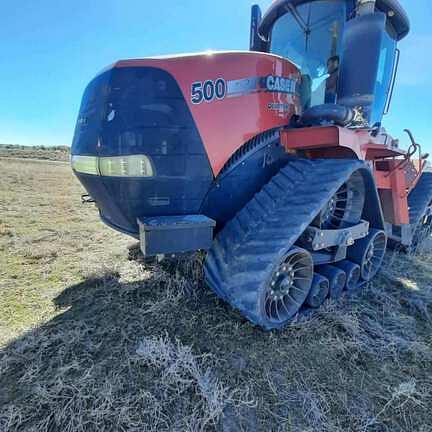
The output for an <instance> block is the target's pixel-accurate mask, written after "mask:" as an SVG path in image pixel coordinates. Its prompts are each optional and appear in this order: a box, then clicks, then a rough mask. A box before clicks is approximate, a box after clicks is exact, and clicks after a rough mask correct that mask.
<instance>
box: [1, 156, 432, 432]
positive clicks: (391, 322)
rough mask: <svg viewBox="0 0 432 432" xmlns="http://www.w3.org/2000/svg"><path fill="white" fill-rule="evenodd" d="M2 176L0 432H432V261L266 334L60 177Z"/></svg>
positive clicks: (46, 169)
mask: <svg viewBox="0 0 432 432" xmlns="http://www.w3.org/2000/svg"><path fill="white" fill-rule="evenodd" d="M0 166H1V170H2V173H3V176H2V177H1V178H0V290H1V297H0V345H1V348H0V431H2V432H3V431H103V430H107V431H117V430H118V431H212V430H217V431H224V432H228V431H241V430H244V431H265V432H267V431H298V432H300V431H310V432H312V431H313V432H315V431H326V432H327V431H328V432H330V431H331V432H338V431H341V432H342V431H344V432H345V431H364V432H369V431H370V432H381V431H383V432H384V431H401V432H402V431H403V432H411V431H412V432H427V431H432V416H431V415H430V412H431V409H432V336H431V335H432V331H431V330H432V326H431V319H430V313H431V311H432V310H431V303H432V292H431V289H432V288H431V286H432V284H431V282H432V277H431V272H430V268H431V264H432V258H431V257H429V256H424V257H420V258H407V257H405V256H401V255H389V256H388V262H387V265H386V270H385V272H384V273H383V274H382V275H381V276H380V277H379V278H378V279H377V281H376V282H375V283H374V284H373V285H370V286H368V287H365V289H364V290H363V292H362V293H360V294H359V295H358V296H356V297H354V298H352V299H350V300H348V299H345V300H342V301H341V302H340V303H339V304H329V305H328V306H326V307H325V308H324V309H323V310H322V311H320V313H319V314H318V315H316V316H313V317H312V318H309V319H307V320H305V321H304V322H300V323H297V324H296V325H294V326H292V327H290V328H288V329H286V330H285V331H283V332H281V333H264V332H262V331H260V330H259V329H257V328H254V327H253V326H252V325H250V324H249V323H248V322H246V321H245V320H243V319H242V318H241V317H239V316H238V314H237V313H236V312H234V311H232V310H231V309H230V308H229V307H228V306H227V305H225V304H224V303H223V302H221V301H219V300H218V299H217V298H216V297H215V296H214V295H213V294H212V293H211V292H210V291H209V290H208V289H207V288H206V287H205V286H204V284H203V281H202V267H201V261H202V257H200V256H197V257H195V259H194V260H184V261H180V262H176V263H170V264H164V265H146V264H144V262H143V261H142V259H141V258H140V254H139V253H138V252H137V250H136V247H135V243H134V242H133V241H132V242H130V241H129V240H128V239H126V238H124V237H123V236H121V235H119V234H116V233H114V232H113V231H111V230H109V229H108V228H105V227H104V226H102V225H101V224H100V223H99V222H98V218H97V214H96V211H95V209H94V208H92V207H91V206H81V205H80V203H79V194H80V193H81V189H80V187H79V185H78V184H77V182H76V181H75V180H74V179H73V177H72V175H71V173H70V172H69V169H68V167H67V166H64V165H62V164H41V163H36V162H28V161H27V162H25V161H22V162H20V161H12V160H9V161H5V160H0ZM127 246H130V248H129V249H128V247H127Z"/></svg>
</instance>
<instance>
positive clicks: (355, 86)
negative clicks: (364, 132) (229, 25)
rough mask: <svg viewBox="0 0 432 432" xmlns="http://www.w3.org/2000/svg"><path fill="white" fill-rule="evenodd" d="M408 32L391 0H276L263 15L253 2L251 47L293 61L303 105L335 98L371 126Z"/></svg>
mask: <svg viewBox="0 0 432 432" xmlns="http://www.w3.org/2000/svg"><path fill="white" fill-rule="evenodd" d="M408 32H409V21H408V18H407V16H406V14H405V12H404V11H403V9H402V8H401V6H400V5H399V3H398V2H397V1H396V0H276V1H274V2H273V4H272V6H271V7H270V9H269V10H268V12H267V13H266V15H265V16H264V17H263V18H262V17H261V12H260V10H259V7H257V6H254V7H253V10H252V26H251V49H252V50H256V51H261V52H269V53H273V54H277V55H279V56H282V57H284V58H286V59H288V60H290V61H291V62H293V63H294V64H296V65H297V67H298V68H299V69H300V71H301V74H302V82H301V85H300V88H299V93H300V96H301V101H302V105H303V110H304V111H307V110H308V109H310V108H311V107H320V106H324V105H326V104H337V105H341V106H344V107H349V108H351V109H353V110H356V112H357V113H360V117H361V119H362V120H363V121H364V124H365V125H369V126H372V125H374V124H377V123H380V122H381V119H382V116H383V114H385V113H386V112H387V110H388V108H389V104H390V100H391V93H392V88H393V85H394V80H395V77H396V71H397V64H398V59H399V51H398V49H397V42H398V41H399V40H401V39H402V38H403V37H405V36H406V35H407V34H408ZM326 109H327V110H330V109H331V108H329V107H328V106H327V107H323V109H322V110H321V111H320V110H316V109H315V112H318V113H319V115H320V117H322V114H323V113H324V112H325V110H326ZM323 110H324V111H323ZM329 112H330V111H329ZM324 117H325V116H324Z"/></svg>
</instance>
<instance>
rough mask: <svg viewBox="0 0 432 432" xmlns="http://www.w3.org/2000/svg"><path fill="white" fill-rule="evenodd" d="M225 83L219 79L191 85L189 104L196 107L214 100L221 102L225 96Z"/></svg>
mask: <svg viewBox="0 0 432 432" xmlns="http://www.w3.org/2000/svg"><path fill="white" fill-rule="evenodd" d="M226 87H227V86H226V82H225V80H224V79H222V78H219V79H217V80H216V81H212V80H207V81H204V82H202V81H197V82H194V83H193V84H192V90H191V102H192V103H193V104H195V105H198V104H200V103H202V102H204V101H206V102H212V101H213V100H215V99H218V100H221V99H224V98H225V95H226Z"/></svg>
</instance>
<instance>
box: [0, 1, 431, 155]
mask: <svg viewBox="0 0 432 432" xmlns="http://www.w3.org/2000/svg"><path fill="white" fill-rule="evenodd" d="M252 3H253V2H252V1H249V0H217V1H209V0H180V1H174V0H171V1H165V2H163V1H150V0H122V1H120V0H74V1H70V0H56V1H52V0H38V1H34V0H20V1H16V0H2V17H3V19H2V25H1V27H0V41H1V45H0V46H1V57H0V88H1V92H0V94H1V98H0V101H1V103H0V143H18V144H25V145H32V144H35V145H36V144H37V145H39V144H44V145H57V144H68V145H69V144H70V143H71V140H72V134H73V128H74V124H75V120H76V115H77V111H78V107H79V103H80V99H81V96H82V92H83V90H84V87H85V86H86V84H87V83H88V82H89V81H90V80H91V78H92V77H93V76H94V75H95V73H97V72H98V71H99V70H100V69H102V68H103V67H105V66H106V65H108V64H110V63H112V62H113V61H115V60H118V59H122V58H139V57H146V56H150V55H158V54H170V53H181V52H193V51H203V50H208V49H214V50H220V49H247V47H248V40H249V15H250V6H251V4H252ZM257 3H259V4H260V5H261V6H262V7H263V9H265V8H266V7H268V5H269V4H270V3H271V1H270V0H261V1H257ZM401 3H402V4H403V5H404V6H405V8H406V9H407V11H408V13H409V15H410V18H411V23H412V32H411V34H410V36H409V37H408V38H407V39H406V40H405V41H403V42H402V43H401V45H400V48H401V51H402V59H401V65H400V71H399V77H398V81H397V86H396V89H395V95H394V98H393V103H392V111H391V114H390V115H388V116H387V117H386V119H385V125H386V126H387V128H388V130H389V131H390V132H391V133H392V134H393V135H395V136H400V137H401V138H403V142H406V139H405V137H403V135H402V130H403V129H404V128H405V127H409V128H411V129H412V130H413V132H414V133H415V135H416V137H417V140H418V141H419V142H421V143H423V144H424V145H425V147H426V149H428V151H431V152H432V133H431V128H432V108H431V103H432V26H431V24H430V23H431V20H432V2H431V1H430V0H402V1H401Z"/></svg>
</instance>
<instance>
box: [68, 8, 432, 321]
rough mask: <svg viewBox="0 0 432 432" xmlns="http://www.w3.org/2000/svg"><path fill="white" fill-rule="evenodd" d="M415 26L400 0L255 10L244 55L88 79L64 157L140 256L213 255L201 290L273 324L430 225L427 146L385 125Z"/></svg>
mask: <svg viewBox="0 0 432 432" xmlns="http://www.w3.org/2000/svg"><path fill="white" fill-rule="evenodd" d="M408 32H409V21H408V18H407V16H406V14H405V12H404V10H403V9H402V7H401V6H400V4H399V3H398V1H397V0H276V1H274V2H273V3H272V5H271V6H270V8H269V10H268V11H267V13H266V14H265V15H264V17H262V16H261V11H260V9H259V7H258V6H254V7H253V8H252V25H251V41H250V51H238V52H207V53H202V54H191V55H180V56H172V57H159V58H146V59H139V60H124V61H119V62H117V63H115V64H113V65H112V66H110V67H108V68H106V69H105V70H104V71H102V72H101V73H100V74H99V75H97V76H96V78H94V79H93V81H91V83H90V84H89V85H88V87H87V89H86V91H85V93H84V97H83V100H82V104H81V108H80V112H79V116H78V122H77V126H76V131H75V137H74V141H73V145H72V168H73V170H74V172H75V174H76V175H77V177H78V178H79V180H80V181H81V183H82V184H83V185H84V187H85V188H86V190H87V191H88V197H89V200H90V199H91V200H92V201H94V202H95V203H96V205H97V207H98V209H99V212H100V216H101V218H102V220H103V222H105V223H106V224H108V225H109V226H110V227H112V228H114V229H116V230H118V231H121V232H123V233H126V234H129V235H131V236H133V237H135V238H137V239H140V242H141V249H142V252H143V253H144V255H145V256H148V257H153V256H157V257H159V258H161V257H164V256H173V255H177V254H185V253H190V252H193V251H198V250H204V251H207V257H206V260H205V276H206V281H207V284H208V285H209V287H210V288H211V289H212V290H213V291H214V292H215V293H216V294H217V295H218V296H220V297H221V298H222V299H224V300H226V301H227V302H228V303H230V304H231V305H232V306H233V307H234V308H236V309H238V310H239V311H240V312H241V313H242V314H243V315H244V316H245V317H247V318H248V319H249V320H250V321H252V322H253V323H255V324H257V325H259V326H261V327H263V328H265V329H278V328H281V327H283V326H284V325H286V324H287V323H289V322H290V321H291V320H293V319H294V318H295V317H296V316H298V314H301V313H303V312H306V311H309V310H311V309H316V308H319V307H320V306H321V305H322V304H323V303H324V302H325V301H326V299H327V298H332V299H336V298H338V297H339V296H341V295H342V294H343V292H344V291H353V290H356V289H357V288H358V287H359V286H360V285H361V284H363V283H365V282H369V281H370V280H372V278H374V276H375V275H376V274H377V273H378V271H379V270H380V267H381V265H382V262H383V258H384V254H385V251H386V248H387V246H388V243H389V244H391V245H396V246H398V247H402V248H405V249H413V248H416V247H417V246H418V245H419V244H420V243H421V242H422V240H423V239H424V238H425V237H427V236H428V235H429V233H430V228H431V216H430V215H431V201H432V174H430V173H428V172H425V170H424V168H425V164H426V157H427V156H424V155H422V153H421V150H420V146H419V145H418V144H416V143H415V141H414V139H412V145H411V147H410V148H409V150H408V151H405V150H402V149H401V148H399V145H398V140H396V139H393V138H392V137H391V136H390V135H389V134H387V132H386V131H385V129H384V128H383V127H382V125H381V120H382V118H383V115H384V114H385V113H386V112H387V111H388V109H389V105H390V101H391V95H392V91H393V87H394V83H395V76H396V71H397V65H398V59H399V51H398V49H397V43H398V41H399V40H401V39H402V38H403V37H405V36H406V35H407V34H408ZM410 136H411V135H410ZM411 138H412V136H411Z"/></svg>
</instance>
